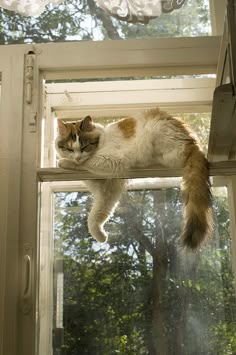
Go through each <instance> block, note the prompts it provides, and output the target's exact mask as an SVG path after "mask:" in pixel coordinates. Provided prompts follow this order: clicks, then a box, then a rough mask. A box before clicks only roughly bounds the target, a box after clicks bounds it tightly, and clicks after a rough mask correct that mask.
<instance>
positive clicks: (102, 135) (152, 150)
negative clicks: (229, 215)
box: [55, 108, 213, 250]
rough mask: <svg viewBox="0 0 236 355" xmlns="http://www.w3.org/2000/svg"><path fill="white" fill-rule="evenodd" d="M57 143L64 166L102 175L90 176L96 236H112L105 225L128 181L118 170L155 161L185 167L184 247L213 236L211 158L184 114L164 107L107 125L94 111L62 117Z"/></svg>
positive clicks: (192, 247)
mask: <svg viewBox="0 0 236 355" xmlns="http://www.w3.org/2000/svg"><path fill="white" fill-rule="evenodd" d="M55 146H56V150H57V153H58V155H59V157H60V159H59V163H58V166H59V167H61V168H64V169H76V170H77V169H87V170H88V171H90V172H92V173H95V174H99V175H100V176H101V179H97V180H90V181H87V182H86V183H87V185H88V188H89V190H90V191H91V192H92V194H93V195H94V202H93V206H92V209H91V211H90V213H89V217H88V230H89V232H90V234H91V235H92V236H93V237H94V238H95V239H96V240H97V241H99V242H105V241H107V238H108V236H107V233H106V232H105V230H104V227H103V226H104V224H105V222H106V221H107V220H108V219H109V217H110V216H111V214H112V213H113V211H114V209H115V207H116V205H117V203H118V201H119V199H120V196H121V193H122V192H123V190H124V189H125V187H126V180H124V179H120V178H116V176H119V175H122V174H124V173H125V172H127V170H128V169H131V168H137V167H140V168H146V167H149V166H153V165H158V166H160V165H161V166H163V167H166V168H176V169H178V168H183V179H182V185H181V192H182V196H183V202H184V224H183V228H182V233H181V236H180V243H181V245H182V247H184V248H186V249H189V250H195V249H198V248H199V247H200V246H201V245H202V244H203V243H204V242H205V241H206V240H207V239H208V238H209V237H210V236H211V234H212V232H213V211H212V195H211V186H210V182H209V172H208V161H207V159H206V157H205V155H204V153H203V151H202V149H201V146H200V144H199V142H198V139H197V136H196V135H195V133H194V132H193V131H192V130H191V129H190V127H188V126H187V125H186V123H184V122H183V121H182V120H180V119H178V118H174V117H172V116H171V115H169V114H168V113H166V112H164V111H161V110H160V109H159V108H155V109H150V110H147V111H144V112H141V113H139V114H137V115H135V116H133V117H126V118H123V119H120V120H118V121H116V122H113V123H111V124H109V125H107V126H106V127H103V126H102V125H101V124H98V123H94V122H93V120H92V118H91V117H90V116H86V117H85V118H84V119H83V120H78V121H76V122H68V123H66V122H63V121H62V120H60V119H58V136H57V138H56V142H55Z"/></svg>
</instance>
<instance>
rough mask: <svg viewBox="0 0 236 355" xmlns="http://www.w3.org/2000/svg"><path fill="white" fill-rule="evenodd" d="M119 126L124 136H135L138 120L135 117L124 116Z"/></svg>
mask: <svg viewBox="0 0 236 355" xmlns="http://www.w3.org/2000/svg"><path fill="white" fill-rule="evenodd" d="M118 127H119V129H120V130H121V132H122V134H123V136H124V138H130V137H133V136H134V135H135V129H136V120H135V119H134V118H133V117H128V118H124V119H122V120H120V121H119V122H118Z"/></svg>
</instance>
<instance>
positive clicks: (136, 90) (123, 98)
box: [46, 78, 215, 117]
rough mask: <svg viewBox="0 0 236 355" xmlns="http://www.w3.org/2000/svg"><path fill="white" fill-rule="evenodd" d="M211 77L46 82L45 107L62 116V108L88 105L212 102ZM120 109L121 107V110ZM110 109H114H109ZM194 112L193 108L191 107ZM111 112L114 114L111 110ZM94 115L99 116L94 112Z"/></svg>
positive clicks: (99, 107) (116, 106)
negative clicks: (47, 105) (48, 97)
mask: <svg viewBox="0 0 236 355" xmlns="http://www.w3.org/2000/svg"><path fill="white" fill-rule="evenodd" d="M214 87H215V79H213V78H209V79H165V80H134V81H119V82H116V81H115V82H114V81H113V82H112V81H109V82H105V83H104V82H95V83H94V82H92V83H89V82H88V83H73V84H66V83H65V84H64V85H62V84H48V85H47V86H46V91H47V96H50V105H51V107H50V108H49V110H51V111H56V115H57V116H60V117H63V116H64V117H66V116H65V115H63V111H65V110H66V111H67V112H68V111H71V112H72V113H73V111H77V115H78V114H79V113H80V111H81V110H86V109H92V110H94V111H96V110H99V114H101V113H102V112H101V111H102V109H109V108H110V107H112V108H113V109H115V110H116V109H117V110H119V109H122V107H123V106H124V105H125V106H126V107H129V106H130V107H132V108H135V107H136V106H137V107H138V109H140V108H141V107H143V108H148V107H153V106H157V105H158V106H160V107H166V108H167V107H170V108H173V107H175V108H177V110H178V108H179V111H178V112H181V107H182V106H186V107H189V110H191V108H190V107H191V106H194V107H196V110H197V111H196V112H198V109H197V107H198V106H199V107H203V106H204V107H205V109H207V107H208V110H209V109H210V107H211V104H212V95H213V89H214ZM123 111H124V110H123ZM113 112H114V111H113ZM194 112H195V111H194ZM113 115H114V114H113ZM96 117H99V116H98V114H96Z"/></svg>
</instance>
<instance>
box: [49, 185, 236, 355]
mask: <svg viewBox="0 0 236 355" xmlns="http://www.w3.org/2000/svg"><path fill="white" fill-rule="evenodd" d="M215 191H216V192H217V195H216V197H215V206H214V210H215V213H216V220H217V226H218V228H217V229H216V231H215V238H214V239H213V240H212V242H211V243H210V245H209V246H208V247H207V248H204V250H203V251H202V252H201V253H199V254H197V255H195V254H194V255H193V254H190V255H189V254H185V253H183V252H182V251H180V250H179V248H178V237H179V232H180V227H181V219H182V211H181V203H180V200H179V191H178V189H169V190H156V191H154V190H143V191H130V192H129V193H128V194H125V195H124V197H123V199H122V201H121V203H120V205H119V208H118V209H117V211H116V213H115V215H114V216H113V217H112V219H111V220H110V222H109V223H108V224H107V226H106V229H107V230H108V232H109V244H107V243H106V244H103V245H98V243H96V242H95V241H93V240H92V238H91V237H90V236H89V235H88V232H87V227H86V214H87V210H88V208H89V205H90V204H91V200H90V197H89V195H87V194H85V193H68V194H66V193H58V194H56V200H55V206H56V209H55V232H54V234H55V255H56V258H61V257H62V256H63V257H64V327H65V341H64V345H63V349H64V353H65V354H70V355H73V354H74V355H77V354H80V353H82V354H85V355H86V354H98V355H100V354H101V355H110V354H116V353H117V354H124V355H126V354H130V355H132V354H141V355H142V354H154V353H157V354H159V352H158V351H160V354H176V353H178V354H182V353H183V354H185V353H186V354H190V355H195V354H196V355H198V354H200V355H201V354H203V355H205V354H210V355H211V354H212V355H213V354H214V355H215V354H217V353H218V354H230V351H232V352H231V353H233V351H235V350H234V349H235V335H234V331H235V328H234V324H235V323H234V322H235V318H236V305H235V293H234V286H233V274H232V265H231V250H230V247H231V243H230V238H229V217H228V208H227V198H226V197H225V193H224V191H223V190H222V189H221V190H219V189H218V190H215ZM78 208H79V213H78ZM219 334H221V336H219ZM158 349H159V350H158ZM193 349H194V351H193ZM221 349H222V352H221ZM223 349H224V350H223ZM218 350H219V351H220V352H217V351H218ZM154 351H155V352H154ZM183 351H184V352H183Z"/></svg>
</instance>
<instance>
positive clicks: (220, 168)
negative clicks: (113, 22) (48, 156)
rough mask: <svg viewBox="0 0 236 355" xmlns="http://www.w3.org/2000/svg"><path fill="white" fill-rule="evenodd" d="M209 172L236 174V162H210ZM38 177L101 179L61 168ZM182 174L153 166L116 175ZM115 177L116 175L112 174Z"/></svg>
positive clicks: (44, 170)
mask: <svg viewBox="0 0 236 355" xmlns="http://www.w3.org/2000/svg"><path fill="white" fill-rule="evenodd" d="M209 174H210V175H211V176H218V175H219V176H228V175H232V174H236V162H234V161H225V162H216V163H210V166H209ZM37 175H38V178H39V180H40V181H41V182H50V181H78V180H86V179H101V176H100V175H95V174H92V173H90V172H88V171H87V170H82V169H81V170H79V171H74V170H65V169H59V168H41V169H38V171H37ZM179 176H182V169H165V168H162V167H158V166H153V167H150V168H147V169H132V170H129V171H128V172H127V173H126V174H124V175H120V176H116V177H120V178H126V179H127V178H128V179H133V178H147V177H179ZM110 177H114V176H110Z"/></svg>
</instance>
